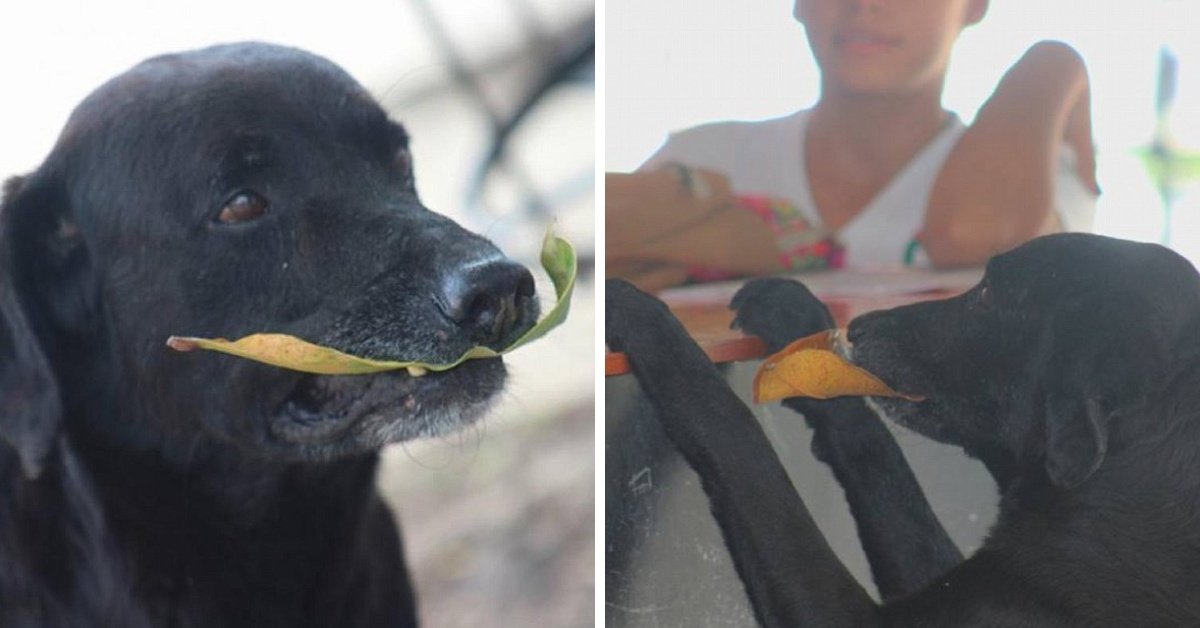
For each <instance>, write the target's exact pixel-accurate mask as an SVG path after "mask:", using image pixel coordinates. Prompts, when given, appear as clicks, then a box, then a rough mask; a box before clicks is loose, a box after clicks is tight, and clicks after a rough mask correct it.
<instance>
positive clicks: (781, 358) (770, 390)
mask: <svg viewBox="0 0 1200 628" xmlns="http://www.w3.org/2000/svg"><path fill="white" fill-rule="evenodd" d="M837 335H838V332H837V330H834V329H829V330H826V331H822V332H818V333H815V334H813V335H811V336H805V337H804V338H801V339H799V340H797V341H795V342H793V343H791V344H789V345H788V346H786V347H784V348H783V349H782V350H780V351H779V352H778V353H775V354H773V355H770V356H768V357H767V359H766V360H763V363H762V365H761V366H759V367H758V372H757V373H755V374H754V403H769V402H772V401H778V400H780V399H785V398H787V397H809V398H812V399H832V398H834V397H858V396H872V397H900V398H903V399H908V400H909V401H921V400H922V399H923V397H920V396H917V395H909V394H905V393H901V392H896V391H895V390H893V389H892V388H891V387H890V386H888V385H887V384H885V383H883V381H882V380H880V379H879V378H878V377H875V376H874V375H872V374H871V373H870V372H868V371H866V370H865V369H862V368H860V367H858V366H855V365H854V364H851V363H850V362H848V361H846V359H845V358H843V357H842V356H840V355H838V353H837V352H836V351H835V350H834V346H835V343H836V342H837Z"/></svg>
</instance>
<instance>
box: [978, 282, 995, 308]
mask: <svg viewBox="0 0 1200 628" xmlns="http://www.w3.org/2000/svg"><path fill="white" fill-rule="evenodd" d="M977 299H978V300H979V305H981V306H983V307H992V289H991V288H989V287H988V286H980V287H979V296H978V297H977Z"/></svg>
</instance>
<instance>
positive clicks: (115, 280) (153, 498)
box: [0, 44, 537, 627]
mask: <svg viewBox="0 0 1200 628" xmlns="http://www.w3.org/2000/svg"><path fill="white" fill-rule="evenodd" d="M4 199H5V200H4V205H3V210H2V211H0V437H2V438H3V440H4V441H6V443H7V444H6V445H4V444H0V477H2V478H3V483H2V484H0V626H5V627H13V626H18V627H24V626H206V627H207V626H255V627H261V626H407V625H413V624H415V623H416V610H415V605H414V601H413V598H412V591H411V587H410V585H409V583H408V579H407V574H406V570H405V567H404V562H403V558H402V555H401V548H400V542H399V537H398V534H397V529H396V527H395V525H394V523H393V521H392V518H391V515H390V513H389V512H388V510H387V508H386V507H385V506H384V504H383V502H382V501H381V499H380V497H379V496H378V494H377V493H376V491H375V488H374V475H375V469H376V464H377V451H378V450H379V448H380V447H382V446H383V445H385V444H387V443H393V442H397V441H401V440H405V439H410V438H415V437H420V436H428V435H436V434H442V433H445V432H447V431H449V430H454V429H456V428H459V427H461V426H464V425H467V424H469V423H471V422H472V421H474V420H476V419H478V418H479V417H480V416H481V414H482V413H483V412H484V411H485V409H486V408H487V407H488V405H489V402H490V401H491V400H492V399H493V397H494V396H495V395H496V394H497V392H498V391H499V390H500V389H501V386H502V384H503V382H504V379H505V369H504V365H503V363H502V362H501V361H500V360H476V361H471V362H468V363H465V364H463V365H462V366H461V367H459V368H456V369H453V370H450V371H447V372H444V373H440V374H439V373H430V374H428V375H425V376H424V377H420V375H422V373H420V372H419V371H418V372H414V373H411V374H409V373H405V372H404V371H400V372H398V373H397V372H391V373H387V374H380V375H371V376H314V375H304V374H300V373H296V372H291V371H286V370H283V369H278V368H273V367H269V366H265V365H261V364H257V363H253V362H250V361H246V360H240V359H237V358H232V357H228V356H223V355H219V354H215V353H208V352H199V353H190V354H182V353H177V352H174V351H171V350H170V349H168V348H167V347H166V346H165V345H164V341H165V340H166V338H167V337H168V336H170V335H172V334H187V335H199V336H210V337H215V336H222V337H227V338H237V337H240V336H242V335H245V334H249V333H254V332H264V331H271V332H282V333H289V334H293V335H296V336H299V337H302V338H305V339H308V340H310V341H314V342H318V343H321V344H325V345H329V346H333V347H335V348H338V349H341V350H343V351H347V352H351V353H355V354H359V355H367V356H373V357H380V358H390V359H403V360H421V361H425V362H435V363H436V362H445V361H450V360H452V359H453V358H456V357H458V355H460V354H461V353H462V352H463V351H464V350H466V349H467V348H468V347H470V346H473V345H476V344H485V345H489V346H494V347H500V346H501V345H506V344H507V343H508V342H509V341H511V340H512V339H513V338H514V337H515V336H517V335H519V334H520V333H522V332H523V331H524V330H525V329H527V328H528V327H529V326H530V325H532V324H533V321H534V320H535V319H536V317H537V304H536V300H535V299H534V298H533V293H534V289H533V280H532V276H531V275H530V274H529V272H528V271H527V270H526V269H525V268H523V267H522V266H519V265H517V264H515V263H512V262H510V261H507V260H506V259H505V258H503V257H502V256H501V254H500V252H499V251H498V250H497V249H496V248H495V247H494V246H493V245H491V244H490V243H489V242H487V241H486V240H485V239H483V238H481V237H479V236H477V235H473V234H471V233H469V232H467V231H465V230H463V229H462V228H461V227H459V226H458V225H456V224H454V223H453V222H451V221H450V220H449V219H447V218H445V217H442V216H438V215H436V214H434V213H432V212H430V211H429V210H428V209H426V208H425V207H424V206H422V204H421V202H420V200H419V199H418V197H417V193H416V190H415V188H414V185H413V173H412V168H411V159H410V155H409V150H408V136H407V134H406V133H405V130H404V129H403V128H402V127H401V126H400V125H398V124H396V123H393V122H391V121H389V120H388V118H387V116H386V115H385V113H384V112H383V111H382V110H381V109H380V108H379V106H378V105H376V103H375V102H374V101H373V100H372V99H371V98H370V97H369V96H368V94H367V93H366V92H365V90H363V89H362V88H361V87H360V86H359V85H357V84H356V83H355V82H354V81H353V80H352V79H351V78H350V77H349V76H348V75H347V74H346V73H345V72H343V71H342V70H340V69H339V68H337V67H336V66H334V65H333V64H332V63H330V62H328V61H326V60H324V59H321V58H319V57H316V56H314V55H311V54H307V53H304V52H301V51H298V50H294V49H289V48H283V47H277V46H270V45H263V44H237V45H228V46H218V47H213V48H208V49H205V50H200V51H195V52H190V53H184V54H177V55H166V56H161V57H156V58H153V59H150V60H148V61H146V62H144V63H142V64H140V65H138V66H136V67H135V68H133V69H132V70H130V71H129V72H127V73H125V74H123V75H121V76H119V77H117V78H115V79H113V80H112V81H110V82H109V83H107V84H106V85H104V86H103V87H101V88H100V89H99V90H97V91H96V92H95V93H93V94H92V95H91V96H90V97H88V98H87V99H86V100H85V101H84V102H83V103H82V104H81V105H80V106H79V107H78V108H77V109H76V111H75V112H74V114H73V115H72V117H71V119H70V121H69V122H68V123H67V126H66V128H65V129H64V131H63V133H62V136H61V137H60V139H59V141H58V143H57V145H56V146H55V148H54V150H53V151H52V153H51V154H50V155H49V157H48V158H47V159H46V160H45V162H44V163H43V165H42V166H41V167H40V168H38V169H37V170H36V171H35V172H34V173H32V174H30V175H29V176H27V177H25V178H24V179H20V180H13V181H11V182H10V183H9V185H8V186H7V189H6V193H5V196H4Z"/></svg>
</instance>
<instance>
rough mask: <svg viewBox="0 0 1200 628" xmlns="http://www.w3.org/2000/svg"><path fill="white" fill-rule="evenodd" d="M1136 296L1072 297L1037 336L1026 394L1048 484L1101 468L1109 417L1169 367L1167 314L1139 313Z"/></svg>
mask: <svg viewBox="0 0 1200 628" xmlns="http://www.w3.org/2000/svg"><path fill="white" fill-rule="evenodd" d="M1143 313H1144V312H1143V311H1141V310H1139V309H1138V308H1137V307H1136V305H1135V304H1132V303H1129V302H1125V301H1119V302H1113V303H1111V304H1098V303H1078V304H1074V306H1073V307H1065V308H1062V309H1060V310H1059V312H1058V313H1057V314H1056V315H1055V316H1054V317H1053V319H1052V321H1051V324H1050V325H1047V326H1046V327H1045V329H1044V331H1043V332H1042V337H1041V338H1040V339H1039V342H1038V345H1039V346H1038V347H1037V353H1038V356H1039V357H1038V359H1036V360H1035V361H1034V366H1035V368H1033V369H1032V370H1031V371H1030V373H1029V375H1028V377H1029V381H1030V382H1031V385H1030V387H1029V389H1030V392H1029V393H1028V395H1027V396H1026V399H1028V401H1029V403H1031V404H1033V406H1034V412H1033V415H1034V416H1035V417H1040V418H1041V420H1042V425H1041V427H1042V429H1041V430H1036V426H1035V431H1034V434H1035V435H1036V434H1041V435H1042V436H1044V441H1043V445H1044V454H1045V460H1044V465H1045V469H1046V473H1047V476H1048V477H1049V478H1050V481H1051V482H1053V483H1054V484H1055V485H1057V486H1059V487H1061V488H1066V489H1071V488H1075V487H1077V486H1079V485H1080V484H1082V483H1083V482H1084V481H1086V480H1087V479H1088V478H1089V477H1091V476H1092V474H1093V473H1095V472H1096V470H1097V469H1098V468H1100V465H1101V463H1103V462H1104V458H1105V455H1106V454H1107V452H1108V436H1109V428H1110V425H1111V423H1112V421H1113V420H1114V419H1116V418H1117V417H1119V416H1121V414H1122V413H1126V412H1128V411H1129V410H1130V409H1131V408H1134V407H1137V406H1140V405H1142V404H1144V403H1145V402H1146V400H1147V398H1148V396H1149V394H1150V393H1151V392H1152V389H1153V387H1154V386H1156V385H1159V384H1161V383H1162V382H1163V381H1164V380H1165V379H1166V378H1167V374H1168V370H1169V368H1170V360H1171V355H1172V344H1173V342H1174V340H1173V339H1172V338H1173V335H1174V330H1175V328H1176V327H1181V325H1176V324H1175V323H1174V321H1159V322H1158V323H1160V324H1154V323H1152V322H1147V321H1146V320H1139V319H1140V316H1139V315H1140V314H1143Z"/></svg>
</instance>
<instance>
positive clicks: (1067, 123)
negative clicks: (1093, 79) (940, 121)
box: [919, 42, 1096, 267]
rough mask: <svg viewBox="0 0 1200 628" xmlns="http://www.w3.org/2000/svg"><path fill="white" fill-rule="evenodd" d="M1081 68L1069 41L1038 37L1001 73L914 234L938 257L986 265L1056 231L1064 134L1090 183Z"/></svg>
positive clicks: (941, 262)
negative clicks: (1056, 194) (1056, 183)
mask: <svg viewBox="0 0 1200 628" xmlns="http://www.w3.org/2000/svg"><path fill="white" fill-rule="evenodd" d="M1088 101H1089V89H1088V77H1087V69H1086V68H1085V66H1084V63H1083V59H1082V58H1081V57H1080V56H1079V54H1078V53H1077V52H1076V51H1075V50H1074V49H1072V48H1071V47H1070V46H1068V45H1066V44H1063V43H1060V42H1041V43H1038V44H1036V45H1034V46H1033V47H1032V48H1030V49H1029V50H1028V51H1027V52H1026V53H1025V55H1024V56H1023V57H1022V58H1021V59H1020V60H1019V61H1018V62H1017V63H1016V64H1015V65H1014V66H1013V67H1012V68H1010V69H1009V71H1008V72H1007V73H1006V74H1005V75H1004V78H1003V79H1001V81H1000V84H999V85H998V86H997V87H996V91H995V92H994V93H993V95H992V97H991V98H990V99H989V100H988V101H987V103H985V104H984V106H983V108H982V109H980V111H979V113H978V115H977V116H976V119H975V122H974V123H973V124H972V125H971V127H970V128H969V129H967V131H966V132H965V133H964V134H963V137H962V138H961V139H960V140H959V142H958V144H957V145H956V146H955V147H954V149H953V150H952V151H951V153H950V156H949V157H948V158H947V160H946V164H945V166H943V168H942V171H941V173H939V175H938V179H937V181H936V183H935V184H934V187H933V190H932V192H931V193H930V198H929V206H928V208H927V210H926V214H925V224H924V227H923V228H922V231H921V234H920V236H919V238H920V240H921V243H922V245H923V246H924V248H925V251H926V253H927V254H928V255H929V259H930V261H931V262H932V263H933V264H934V265H935V266H941V267H946V266H966V265H976V264H982V263H983V262H985V261H986V260H987V259H988V258H989V257H991V256H992V255H994V254H996V253H1000V252H1003V251H1006V250H1008V249H1010V248H1012V247H1014V246H1016V245H1018V244H1020V243H1022V242H1024V241H1026V240H1028V239H1030V238H1033V237H1035V236H1038V235H1042V234H1044V233H1049V232H1053V231H1058V230H1060V225H1059V223H1058V219H1057V217H1056V216H1055V214H1054V177H1055V173H1056V171H1057V168H1058V151H1059V147H1060V145H1061V144H1062V143H1063V142H1066V143H1067V144H1068V145H1070V146H1071V147H1072V148H1073V149H1074V151H1075V152H1076V157H1077V159H1078V175H1079V177H1080V179H1081V180H1082V181H1084V182H1085V183H1086V184H1087V185H1088V186H1089V187H1091V188H1092V189H1093V190H1096V182H1095V159H1094V150H1093V146H1092V137H1091V113H1090V105H1089V102H1088Z"/></svg>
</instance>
